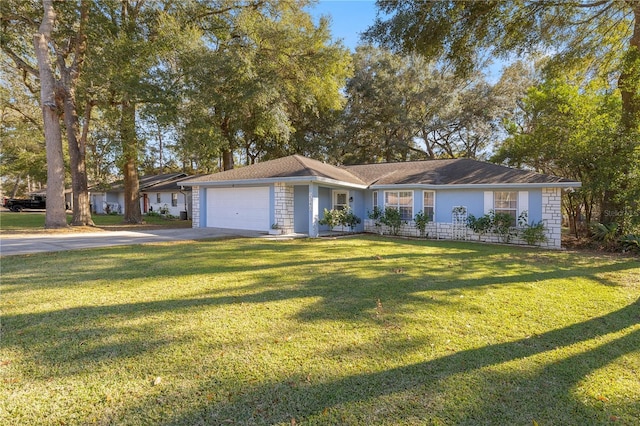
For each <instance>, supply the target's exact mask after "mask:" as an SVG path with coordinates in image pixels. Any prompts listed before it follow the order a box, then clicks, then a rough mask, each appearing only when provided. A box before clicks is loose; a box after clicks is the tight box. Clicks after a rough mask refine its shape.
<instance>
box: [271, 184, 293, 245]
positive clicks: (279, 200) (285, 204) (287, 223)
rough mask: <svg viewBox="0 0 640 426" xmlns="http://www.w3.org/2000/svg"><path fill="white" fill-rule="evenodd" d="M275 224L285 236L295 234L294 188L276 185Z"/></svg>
mask: <svg viewBox="0 0 640 426" xmlns="http://www.w3.org/2000/svg"><path fill="white" fill-rule="evenodd" d="M274 204H275V205H274V210H275V214H274V217H275V223H277V224H278V227H279V228H280V229H281V230H282V233H283V234H292V233H293V229H294V228H293V186H288V185H286V184H284V183H281V182H277V183H275V184H274Z"/></svg>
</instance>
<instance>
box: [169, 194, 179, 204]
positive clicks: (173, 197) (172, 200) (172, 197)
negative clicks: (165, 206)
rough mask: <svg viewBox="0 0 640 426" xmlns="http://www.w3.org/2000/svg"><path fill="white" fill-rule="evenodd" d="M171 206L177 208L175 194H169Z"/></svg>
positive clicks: (176, 195)
mask: <svg viewBox="0 0 640 426" xmlns="http://www.w3.org/2000/svg"><path fill="white" fill-rule="evenodd" d="M171 205H172V206H173V207H177V206H178V194H177V193H175V192H172V193H171Z"/></svg>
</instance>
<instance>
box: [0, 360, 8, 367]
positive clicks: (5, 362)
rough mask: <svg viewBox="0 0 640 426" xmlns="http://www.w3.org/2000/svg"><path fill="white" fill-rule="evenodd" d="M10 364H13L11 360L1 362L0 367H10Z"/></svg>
mask: <svg viewBox="0 0 640 426" xmlns="http://www.w3.org/2000/svg"><path fill="white" fill-rule="evenodd" d="M9 364H11V361H9V360H5V361H0V367H4V366H5V365H9Z"/></svg>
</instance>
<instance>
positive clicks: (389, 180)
mask: <svg viewBox="0 0 640 426" xmlns="http://www.w3.org/2000/svg"><path fill="white" fill-rule="evenodd" d="M284 178H287V179H292V178H293V179H295V178H323V179H330V180H334V181H338V182H341V183H349V184H354V185H361V186H374V185H380V186H384V185H500V184H554V186H555V185H558V184H560V186H579V182H575V181H571V180H569V179H564V178H560V177H556V176H550V175H543V174H540V173H535V172H531V171H527V170H519V169H513V168H510V167H505V166H500V165H497V164H492V163H486V162H482V161H477V160H472V159H468V158H457V159H451V160H425V161H408V162H400V163H377V164H361V165H353V166H340V167H338V166H332V165H330V164H326V163H322V162H320V161H317V160H312V159H310V158H306V157H303V156H300V155H291V156H288V157H283V158H278V159H276V160H269V161H265V162H263V163H257V164H253V165H251V166H245V167H239V168H237V169H233V170H227V171H224V172H220V173H214V174H211V175H204V176H199V177H197V178H194V179H187V180H186V181H185V182H184V184H185V185H197V184H205V183H223V182H230V181H234V182H236V181H260V180H278V179H284ZM571 184H575V185H571Z"/></svg>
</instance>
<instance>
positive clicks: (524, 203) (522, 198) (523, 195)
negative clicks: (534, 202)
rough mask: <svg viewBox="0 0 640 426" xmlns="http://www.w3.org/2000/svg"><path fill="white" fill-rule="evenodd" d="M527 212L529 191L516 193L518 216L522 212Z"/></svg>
mask: <svg viewBox="0 0 640 426" xmlns="http://www.w3.org/2000/svg"><path fill="white" fill-rule="evenodd" d="M525 210H526V211H527V213H528V212H529V191H519V192H518V216H520V214H522V212H523V211H525Z"/></svg>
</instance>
